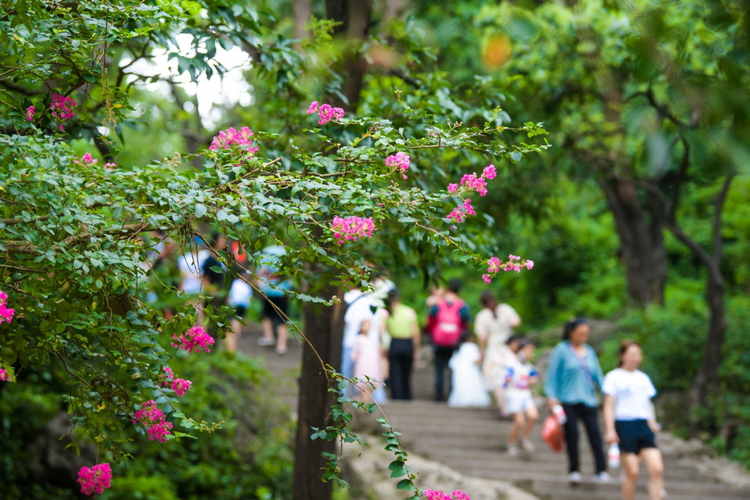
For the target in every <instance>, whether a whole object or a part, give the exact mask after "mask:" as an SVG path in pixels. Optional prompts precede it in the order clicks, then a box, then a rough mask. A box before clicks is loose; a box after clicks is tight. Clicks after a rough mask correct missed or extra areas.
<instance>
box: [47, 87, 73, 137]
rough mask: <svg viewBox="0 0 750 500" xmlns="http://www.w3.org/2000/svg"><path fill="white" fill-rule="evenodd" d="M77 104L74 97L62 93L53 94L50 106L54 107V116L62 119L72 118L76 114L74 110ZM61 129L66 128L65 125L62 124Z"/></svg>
mask: <svg viewBox="0 0 750 500" xmlns="http://www.w3.org/2000/svg"><path fill="white" fill-rule="evenodd" d="M75 105H76V102H75V101H74V100H73V98H71V97H68V96H63V95H60V94H53V95H52V104H51V106H50V107H51V108H52V116H54V117H55V118H57V119H58V120H61V121H66V120H70V119H71V118H73V117H74V116H75V115H76V113H75V111H73V108H74V107H75ZM60 130H65V127H63V126H62V125H60Z"/></svg>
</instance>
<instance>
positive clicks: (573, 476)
mask: <svg viewBox="0 0 750 500" xmlns="http://www.w3.org/2000/svg"><path fill="white" fill-rule="evenodd" d="M582 480H583V476H581V473H580V472H571V473H570V474H568V481H570V482H571V483H574V484H578V483H580V482H581V481H582Z"/></svg>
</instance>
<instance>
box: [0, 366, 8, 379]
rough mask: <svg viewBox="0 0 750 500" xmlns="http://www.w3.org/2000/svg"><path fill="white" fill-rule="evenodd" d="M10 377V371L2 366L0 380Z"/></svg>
mask: <svg viewBox="0 0 750 500" xmlns="http://www.w3.org/2000/svg"><path fill="white" fill-rule="evenodd" d="M9 378H10V377H8V371H7V370H5V369H3V368H0V382H6V381H7V380H8V379H9Z"/></svg>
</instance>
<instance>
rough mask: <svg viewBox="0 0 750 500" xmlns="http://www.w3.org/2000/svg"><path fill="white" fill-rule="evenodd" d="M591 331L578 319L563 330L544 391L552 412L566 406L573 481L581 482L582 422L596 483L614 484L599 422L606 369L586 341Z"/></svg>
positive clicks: (566, 434) (568, 445)
mask: <svg viewBox="0 0 750 500" xmlns="http://www.w3.org/2000/svg"><path fill="white" fill-rule="evenodd" d="M590 332H591V328H590V327H589V325H588V324H587V323H586V321H585V320H583V319H581V318H575V319H573V320H571V321H568V322H567V323H566V324H565V327H564V329H563V341H562V342H560V343H559V344H557V346H555V348H554V349H553V351H552V355H551V356H550V359H549V364H548V365H547V376H546V378H545V382H544V392H545V394H546V395H547V398H548V405H549V408H550V411H552V408H553V407H554V406H555V405H558V404H560V405H562V408H563V410H564V411H565V416H566V417H567V421H566V422H565V444H566V448H567V451H568V465H569V472H570V475H569V476H568V477H569V480H570V481H571V482H573V483H578V482H580V481H581V471H580V464H579V460H578V420H582V421H583V424H584V426H585V427H586V433H587V434H588V437H589V443H590V444H591V451H592V452H593V454H594V461H595V464H596V475H595V476H594V481H596V482H605V483H606V482H610V481H612V478H611V477H610V476H609V474H607V472H606V468H607V465H606V462H605V459H604V449H603V445H602V436H601V433H600V431H599V423H598V421H597V408H598V407H599V398H598V396H597V393H596V388H597V387H598V388H600V389H601V386H602V380H603V378H604V377H603V375H602V369H601V367H600V366H599V360H598V359H597V357H596V352H594V349H593V348H592V347H591V346H590V345H588V344H587V343H586V342H587V341H588V339H589V334H590Z"/></svg>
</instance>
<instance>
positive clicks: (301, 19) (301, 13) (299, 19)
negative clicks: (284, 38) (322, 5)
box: [292, 0, 312, 38]
mask: <svg viewBox="0 0 750 500" xmlns="http://www.w3.org/2000/svg"><path fill="white" fill-rule="evenodd" d="M292 11H293V13H294V38H305V37H306V36H307V35H308V32H307V29H306V28H305V26H307V23H309V22H310V18H311V17H312V0H294V5H292Z"/></svg>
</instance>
